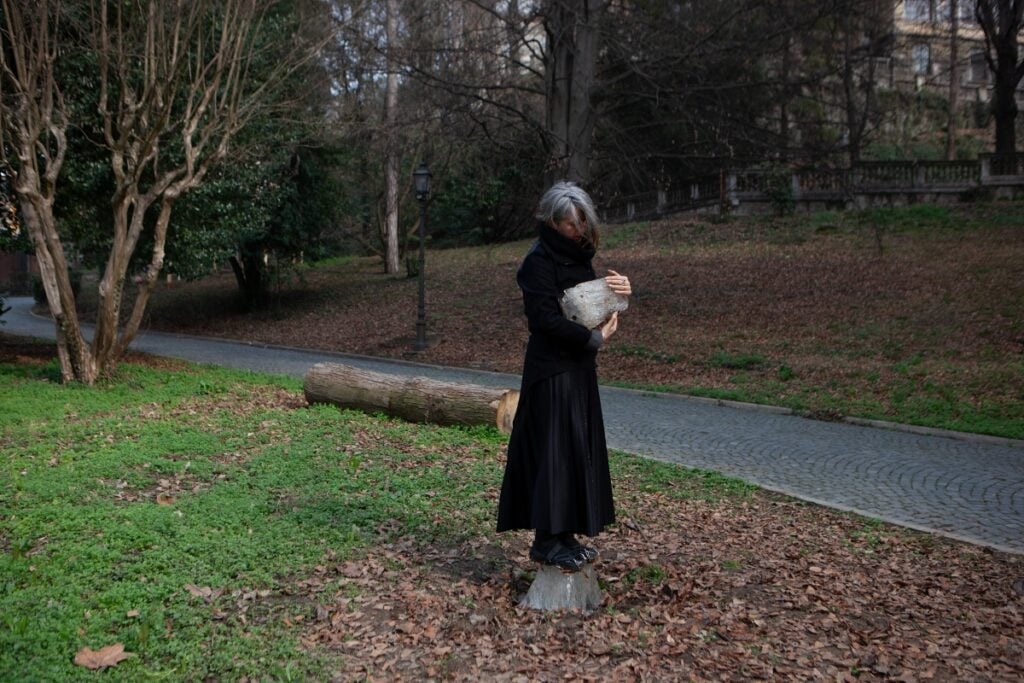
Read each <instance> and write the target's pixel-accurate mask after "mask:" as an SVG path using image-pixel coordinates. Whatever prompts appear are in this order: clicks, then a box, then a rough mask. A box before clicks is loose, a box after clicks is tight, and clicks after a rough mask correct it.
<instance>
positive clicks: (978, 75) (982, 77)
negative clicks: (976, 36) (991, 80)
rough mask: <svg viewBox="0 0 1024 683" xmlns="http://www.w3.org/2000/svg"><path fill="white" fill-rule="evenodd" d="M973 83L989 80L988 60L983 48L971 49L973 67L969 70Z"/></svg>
mask: <svg viewBox="0 0 1024 683" xmlns="http://www.w3.org/2000/svg"><path fill="white" fill-rule="evenodd" d="M968 73H969V74H970V76H969V78H970V79H971V83H987V82H988V62H986V61H985V53H984V52H982V51H981V50H971V68H970V69H969V70H968Z"/></svg>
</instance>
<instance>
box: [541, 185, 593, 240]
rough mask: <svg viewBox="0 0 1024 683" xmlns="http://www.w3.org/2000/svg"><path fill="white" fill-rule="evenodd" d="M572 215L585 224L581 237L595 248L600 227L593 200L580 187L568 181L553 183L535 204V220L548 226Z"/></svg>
mask: <svg viewBox="0 0 1024 683" xmlns="http://www.w3.org/2000/svg"><path fill="white" fill-rule="evenodd" d="M572 215H579V216H580V218H582V219H583V220H584V221H585V222H586V229H585V230H584V232H583V236H584V237H585V238H586V239H587V241H589V242H591V243H592V244H593V245H594V246H595V247H596V246H597V230H598V228H599V227H600V226H599V224H598V219H597V210H596V209H595V208H594V200H592V199H591V198H590V195H589V194H587V192H586V190H584V189H583V188H582V187H580V186H579V185H577V184H576V183H572V182H568V181H562V182H558V183H555V184H554V185H552V186H551V187H550V188H549V189H548V191H547V192H545V193H544V196H543V197H541V198H540V202H539V203H538V204H537V214H536V218H537V220H539V221H542V222H544V223H547V224H549V225H554V224H555V223H558V222H559V221H561V220H563V219H565V218H566V217H567V216H572Z"/></svg>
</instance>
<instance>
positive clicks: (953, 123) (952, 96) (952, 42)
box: [946, 0, 960, 161]
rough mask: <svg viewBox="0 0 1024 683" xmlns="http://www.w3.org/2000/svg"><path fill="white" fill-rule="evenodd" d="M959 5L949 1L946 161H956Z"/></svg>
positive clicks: (957, 2) (958, 104)
mask: <svg viewBox="0 0 1024 683" xmlns="http://www.w3.org/2000/svg"><path fill="white" fill-rule="evenodd" d="M959 33H960V3H959V1H958V0H949V119H948V120H947V121H946V160H947V161H954V160H956V129H957V113H958V111H957V110H959V109H960V64H959V59H960V56H959V54H958V53H959V50H960V35H959Z"/></svg>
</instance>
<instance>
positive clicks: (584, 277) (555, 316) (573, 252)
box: [516, 224, 597, 392]
mask: <svg viewBox="0 0 1024 683" xmlns="http://www.w3.org/2000/svg"><path fill="white" fill-rule="evenodd" d="M538 230H539V238H538V240H537V241H536V242H534V244H533V246H532V247H531V248H530V251H529V252H528V253H527V254H526V257H525V258H524V259H523V263H522V265H521V266H520V267H519V272H518V273H517V275H516V281H517V282H518V283H519V288H520V289H521V290H522V292H523V306H524V308H525V311H526V319H527V324H528V326H529V330H530V340H529V342H527V345H526V359H525V361H524V363H523V384H522V390H523V391H524V392H525V391H526V390H527V389H528V388H529V387H530V386H531V385H533V384H534V383H535V382H537V381H539V380H542V379H545V378H547V377H551V376H553V375H557V374H559V373H562V372H567V371H570V370H576V369H581V368H593V367H595V366H596V365H597V361H596V358H597V348H596V345H595V344H594V343H593V342H592V341H591V339H592V333H591V331H590V330H588V329H587V328H586V327H584V326H583V325H580V324H579V323H576V322H573V321H572V320H569V319H568V318H566V317H565V316H564V315H562V311H561V309H560V308H559V305H558V298H559V297H560V296H561V295H562V292H563V291H565V290H566V289H568V288H570V287H574V286H575V285H578V284H580V283H581V282H587V281H588V280H593V279H594V278H595V277H596V276H595V274H594V268H593V266H591V259H592V258H593V256H594V250H593V248H588V247H584V246H581V245H579V244H578V243H576V242H575V241H573V240H571V239H569V238H567V237H564V236H562V235H560V234H559V233H558V232H557V231H556V230H555V229H554V228H552V227H551V226H549V225H547V224H539V226H538Z"/></svg>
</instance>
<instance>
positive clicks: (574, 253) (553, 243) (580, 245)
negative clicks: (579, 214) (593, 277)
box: [537, 222, 597, 266]
mask: <svg viewBox="0 0 1024 683" xmlns="http://www.w3.org/2000/svg"><path fill="white" fill-rule="evenodd" d="M537 233H538V235H539V237H540V241H541V244H543V245H544V248H545V249H547V250H548V253H550V254H551V255H552V256H553V257H554V258H556V259H558V260H560V261H566V260H567V261H572V262H574V263H580V264H583V265H587V266H589V265H590V261H591V259H593V258H594V254H595V253H597V250H596V249H595V248H594V245H593V244H591V243H590V242H588V241H586V240H581V241H579V242H577V241H576V240H574V239H570V238H568V237H566V236H565V235H563V234H562V233H560V232H558V231H557V230H555V229H554V228H552V227H551V226H550V225H548V224H547V223H544V222H538V223H537Z"/></svg>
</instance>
